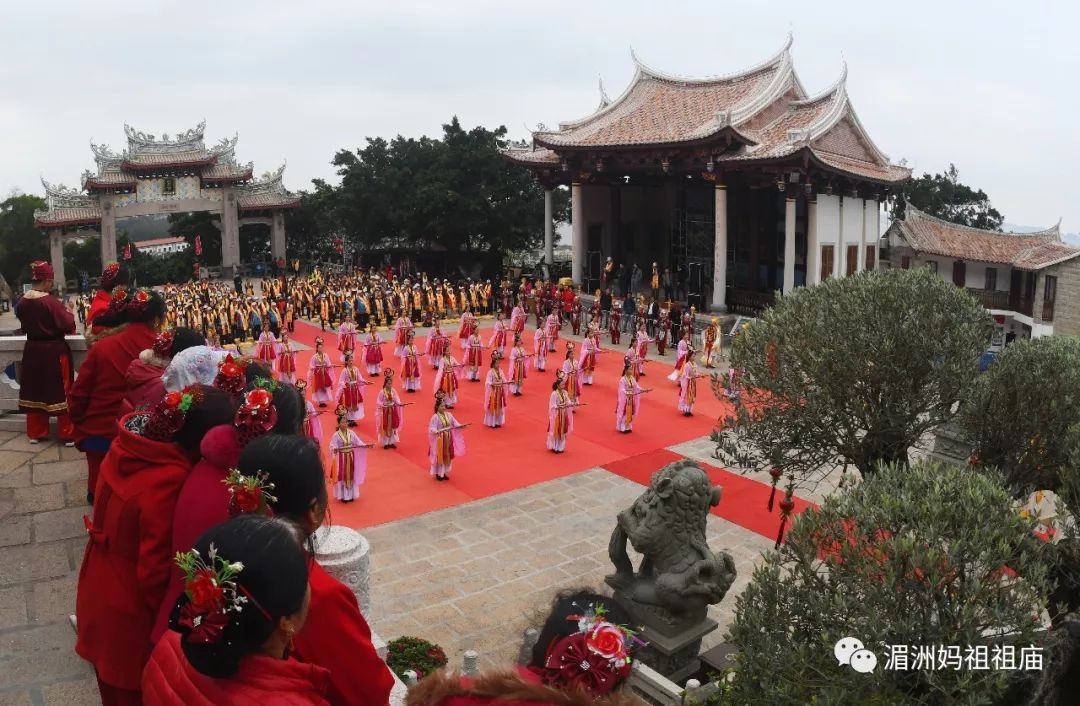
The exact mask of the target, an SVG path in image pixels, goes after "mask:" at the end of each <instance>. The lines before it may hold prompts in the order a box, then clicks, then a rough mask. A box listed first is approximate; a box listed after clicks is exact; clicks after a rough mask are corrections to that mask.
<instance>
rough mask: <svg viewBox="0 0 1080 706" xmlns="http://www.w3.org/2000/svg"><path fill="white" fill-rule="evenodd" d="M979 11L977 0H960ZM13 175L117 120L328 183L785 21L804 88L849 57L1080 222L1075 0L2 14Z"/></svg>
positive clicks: (949, 138) (403, 1)
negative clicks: (427, 138) (396, 152)
mask: <svg viewBox="0 0 1080 706" xmlns="http://www.w3.org/2000/svg"><path fill="white" fill-rule="evenodd" d="M968 8H971V9H968ZM0 23H2V25H3V27H4V29H5V31H4V41H3V42H2V44H0V86H2V92H0V135H2V136H3V137H0V148H2V155H3V158H2V160H0V190H2V191H4V192H6V191H7V190H8V189H11V188H17V189H20V190H23V191H26V192H33V193H37V192H40V191H41V189H40V184H39V181H38V179H39V177H40V176H44V177H45V178H46V179H48V180H49V181H56V182H64V183H67V184H68V185H77V183H78V179H79V175H80V174H81V173H82V171H83V170H84V169H86V168H89V167H91V166H92V165H93V159H92V154H91V152H90V148H89V144H88V143H89V141H90V140H91V139H93V140H94V141H96V142H103V143H107V144H111V145H112V146H113V147H114V148H117V149H119V148H122V147H124V133H123V124H124V123H125V122H127V123H129V124H131V125H132V126H133V127H135V128H137V129H140V130H143V131H146V132H150V133H153V134H156V135H160V134H161V133H163V132H167V133H170V134H174V133H176V132H178V131H181V130H184V129H187V128H189V127H192V126H194V125H195V124H196V123H197V122H198V121H200V120H202V119H203V118H205V119H206V121H207V128H206V129H207V140H208V142H216V141H217V140H218V139H220V138H222V137H226V136H231V135H232V134H233V133H234V132H239V134H240V143H239V146H238V149H237V156H238V157H239V158H240V160H241V161H248V160H254V161H255V169H256V173H261V172H263V171H265V170H268V169H271V168H274V167H276V166H278V165H279V164H281V162H282V161H284V160H288V165H289V166H288V169H287V170H286V175H285V176H286V185H287V186H289V187H290V188H292V189H302V188H308V187H309V186H310V181H311V179H312V178H316V177H322V178H332V177H333V169H332V167H331V166H330V164H329V162H330V159H331V157H332V156H333V154H334V152H335V151H336V150H337V149H339V148H343V147H347V148H353V147H356V146H358V145H361V144H363V141H364V138H365V137H366V136H376V135H379V136H388V137H389V136H393V135H396V134H403V135H407V136H419V135H422V134H431V135H435V134H438V133H439V131H440V126H441V124H442V123H443V122H445V121H446V120H448V119H449V118H450V116H452V115H454V114H456V115H458V116H459V117H460V119H461V121H462V122H463V123H464V124H465V125H466V126H467V127H469V126H473V125H476V124H482V125H485V126H489V127H494V126H497V125H500V124H504V125H506V126H507V127H508V128H509V129H510V133H511V135H512V136H514V137H517V138H520V137H525V136H526V134H527V133H526V127H525V126H526V125H529V126H532V127H535V125H536V124H537V123H541V122H542V123H545V124H547V125H549V126H554V125H555V124H556V123H558V122H559V121H560V120H570V119H574V118H577V117H581V116H582V115H584V114H587V113H589V112H591V111H592V110H593V109H594V108H595V107H596V105H597V102H598V100H599V93H598V89H597V79H598V77H602V78H603V81H604V85H605V87H606V89H607V91H608V93H609V95H611V96H612V97H615V96H617V95H618V94H619V93H621V92H622V90H623V89H624V88H625V86H626V84H627V82H628V81H629V80H630V78H631V76H632V74H633V63H632V61H631V59H630V53H629V47H630V45H633V47H634V49H635V50H636V51H637V53H638V55H639V57H641V59H642V60H643V61H645V62H646V63H648V64H649V65H651V66H653V67H654V68H657V69H660V70H663V71H666V72H670V73H677V74H682V75H691V76H700V75H710V74H724V73H730V72H734V71H738V70H740V69H742V68H745V67H747V66H750V65H753V64H756V63H758V62H760V61H762V60H764V59H765V58H767V57H768V56H770V55H771V54H773V53H774V52H775V51H776V50H777V49H778V48H779V46H780V45H781V44H782V43H783V40H784V37H785V35H786V33H787V32H788V31H792V32H793V33H794V36H795V43H794V46H793V50H792V51H793V54H794V58H795V66H796V70H797V71H798V74H799V76H800V78H801V79H802V81H803V83H804V85H805V86H806V87H807V89H808V90H809V91H810V92H812V93H813V92H816V91H817V90H819V89H821V88H824V87H826V86H827V85H828V84H830V83H831V82H832V81H833V80H835V78H836V77H837V75H838V74H839V71H840V65H841V59H842V58H843V59H846V60H847V62H848V66H849V77H848V93H849V95H850V96H851V99H852V101H853V103H854V105H855V108H856V110H857V111H858V113H859V116H860V118H861V119H862V122H863V123H864V125H865V126H866V128H867V130H868V131H869V133H870V135H871V137H872V138H873V139H874V140H875V142H876V143H877V144H878V146H879V147H880V148H881V149H882V150H883V151H884V152H885V153H886V154H888V155H889V156H890V158H892V159H893V160H894V161H899V160H900V159H902V158H906V159H907V160H908V163H909V165H911V166H913V167H914V168H915V169H916V173H920V172H923V171H938V170H942V169H944V168H946V167H947V166H948V164H949V162H954V163H955V164H956V165H957V167H959V169H960V173H961V179H962V180H963V181H965V182H967V183H970V184H972V185H976V186H978V187H981V188H983V189H985V190H986V192H987V193H988V194H989V195H990V196H991V198H992V200H993V202H994V204H995V205H996V206H997V207H998V209H999V210H1001V211H1002V213H1004V215H1005V217H1006V219H1007V220H1008V221H1009V222H1011V223H1015V224H1024V225H1047V224H1052V223H1053V222H1055V221H1057V219H1058V217H1063V218H1064V222H1063V224H1062V225H1063V227H1064V229H1066V230H1072V231H1080V199H1078V198H1077V195H1076V188H1075V182H1076V177H1075V174H1074V173H1073V169H1075V168H1077V167H1078V166H1080V116H1078V112H1080V111H1078V108H1080V98H1078V96H1080V92H1078V91H1077V89H1076V79H1077V76H1080V50H1078V49H1077V46H1076V38H1075V32H1076V28H1077V26H1080V3H1076V2H1053V3H1051V2H1041V1H1040V0H1028V1H1027V2H1015V1H1012V2H985V1H984V2H980V3H973V2H966V1H964V2H961V1H960V0H952V1H950V0H936V1H934V2H921V1H915V0H907V1H905V2H902V3H883V2H867V1H866V0H862V1H861V2H828V1H824V2H813V3H810V2H805V0H801V1H800V2H792V3H788V2H781V1H780V0H776V1H774V2H768V3H759V2H745V1H743V2H738V3H732V2H726V1H724V0H711V1H700V2H699V1H697V0H694V1H692V2H691V1H686V0H682V1H679V0H669V1H668V2H665V3H660V2H637V1H631V0H618V1H613V0H589V1H587V2H586V1H584V0H578V1H577V2H560V1H556V0H549V1H547V2H526V1H521V0H501V1H499V2H489V1H488V0H458V1H456V2H453V1H447V0H442V1H427V0H425V1H410V0H397V1H396V2H385V1H384V2H374V1H371V0H337V1H329V0H305V1H303V2H301V1H299V0H263V1H262V2H249V1H248V0H217V1H216V2H202V1H201V0H187V1H185V2H175V1H173V0H143V2H139V3H132V2H130V0H122V1H121V0H93V2H85V1H80V2H69V1H67V0H47V1H44V2H15V1H14V0H6V1H5V2H4V3H3V10H2V13H0Z"/></svg>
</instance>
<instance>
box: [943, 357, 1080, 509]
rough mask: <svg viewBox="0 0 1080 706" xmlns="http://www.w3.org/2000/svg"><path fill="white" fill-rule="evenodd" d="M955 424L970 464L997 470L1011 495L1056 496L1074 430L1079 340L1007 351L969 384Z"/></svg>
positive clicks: (1079, 391)
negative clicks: (967, 442) (971, 450)
mask: <svg viewBox="0 0 1080 706" xmlns="http://www.w3.org/2000/svg"><path fill="white" fill-rule="evenodd" d="M958 421H959V422H960V424H961V426H962V427H963V428H964V429H965V430H966V432H967V433H968V435H969V436H970V437H971V439H972V441H973V443H974V447H975V459H974V460H976V461H977V463H978V464H979V465H981V466H989V467H992V468H997V469H999V470H1000V471H1002V472H1003V473H1004V474H1005V478H1006V480H1007V481H1008V483H1009V486H1010V487H1011V488H1012V489H1013V491H1014V493H1015V494H1016V495H1017V496H1019V497H1026V496H1027V495H1028V494H1030V493H1031V492H1033V491H1035V490H1053V491H1057V490H1058V489H1059V488H1060V487H1061V483H1062V472H1063V471H1065V470H1067V469H1070V468H1071V457H1070V454H1071V453H1072V452H1073V449H1074V447H1075V446H1076V440H1075V438H1074V430H1075V429H1076V428H1077V427H1078V426H1080V339H1076V338H1072V337H1068V338H1066V337H1058V336H1050V337H1044V338H1037V339H1034V340H1030V341H1018V342H1016V343H1012V344H1010V345H1008V346H1006V347H1005V350H1004V351H1003V352H1002V353H1001V355H1000V356H998V358H997V359H996V360H995V361H994V362H993V364H991V365H990V367H989V369H988V370H987V371H986V372H985V373H983V374H982V375H980V376H979V378H978V379H977V380H976V381H975V383H974V385H973V386H972V389H971V392H970V394H969V395H968V396H967V400H966V402H965V404H964V407H963V410H962V413H961V415H960V417H959V419H958Z"/></svg>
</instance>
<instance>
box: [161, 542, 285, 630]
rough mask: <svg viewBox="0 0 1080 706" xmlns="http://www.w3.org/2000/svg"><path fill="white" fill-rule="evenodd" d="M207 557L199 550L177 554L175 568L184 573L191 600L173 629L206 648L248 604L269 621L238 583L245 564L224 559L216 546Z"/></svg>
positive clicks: (261, 608) (186, 604)
mask: <svg viewBox="0 0 1080 706" xmlns="http://www.w3.org/2000/svg"><path fill="white" fill-rule="evenodd" d="M207 558H208V559H209V562H207V561H206V560H204V559H203V558H202V555H201V554H199V552H198V550H196V549H192V550H191V551H188V552H179V553H177V555H176V565H177V566H178V567H180V571H181V572H183V574H184V595H185V596H186V597H187V599H188V600H187V602H186V603H185V604H184V605H183V607H182V608H181V609H180V614H179V615H178V616H177V619H176V623H175V625H174V626H173V627H174V629H175V630H176V631H177V632H179V633H180V634H181V635H183V639H184V641H185V642H195V643H200V644H204V645H208V644H213V643H215V642H217V641H218V640H220V639H221V636H222V634H224V632H225V628H226V627H228V625H229V620H230V618H231V614H234V613H240V612H241V611H243V609H244V605H245V604H246V603H248V602H251V604H252V605H254V606H255V607H256V608H257V609H258V610H259V612H261V613H262V614H263V616H264V617H266V619H267V620H269V619H270V615H269V614H268V613H267V612H266V610H264V609H263V607H262V606H260V605H259V603H258V601H256V600H255V599H254V598H253V597H252V596H251V594H250V593H248V591H247V590H245V589H244V587H243V586H241V585H239V584H238V583H237V581H236V577H237V576H238V575H239V574H240V572H241V571H243V570H244V565H243V564H242V563H240V562H238V561H237V562H230V561H228V560H227V559H225V558H223V557H221V556H220V555H219V554H218V553H217V548H215V547H214V545H213V544H211V545H210V550H209V552H207Z"/></svg>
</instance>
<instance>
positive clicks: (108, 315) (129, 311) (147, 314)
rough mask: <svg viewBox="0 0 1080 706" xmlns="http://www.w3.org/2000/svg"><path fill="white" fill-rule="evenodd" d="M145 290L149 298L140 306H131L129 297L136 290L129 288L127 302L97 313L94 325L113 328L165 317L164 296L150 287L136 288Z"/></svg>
mask: <svg viewBox="0 0 1080 706" xmlns="http://www.w3.org/2000/svg"><path fill="white" fill-rule="evenodd" d="M138 291H146V293H147V294H149V296H150V298H149V301H147V302H146V303H145V304H144V305H142V306H141V307H137V308H133V307H132V306H131V297H133V296H134V295H135V292H136V290H131V292H130V293H129V294H128V302H127V304H126V305H122V306H120V307H116V308H114V307H112V306H110V307H109V308H108V309H106V310H105V311H104V312H102V313H101V314H98V316H97V318H95V319H94V325H95V326H104V327H105V328H114V327H116V326H119V325H121V324H127V323H143V324H145V323H148V322H150V321H153V320H154V319H160V320H164V319H165V311H166V305H165V298H164V297H162V296H161V295H160V294H158V293H157V292H155V291H154V290H152V289H147V290H138Z"/></svg>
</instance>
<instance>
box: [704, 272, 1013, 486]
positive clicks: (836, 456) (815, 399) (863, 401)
mask: <svg viewBox="0 0 1080 706" xmlns="http://www.w3.org/2000/svg"><path fill="white" fill-rule="evenodd" d="M992 330H993V322H992V320H991V319H990V317H989V315H988V314H987V313H986V311H985V310H984V309H983V308H982V306H981V305H980V304H979V303H978V302H976V301H975V300H974V299H973V298H972V297H971V296H970V295H968V294H967V293H966V292H965V291H964V290H963V289H959V288H957V287H955V286H954V285H952V284H949V283H948V282H945V281H944V280H943V279H941V278H940V277H939V276H937V275H936V274H934V273H933V272H931V271H930V270H928V269H926V268H918V269H914V270H873V271H867V272H862V273H859V274H858V275H854V276H851V277H844V278H839V279H835V278H831V279H828V280H826V281H825V282H823V283H822V284H820V285H817V286H814V287H804V288H799V289H796V290H795V291H793V292H791V293H790V294H786V295H784V296H783V297H781V298H780V299H779V300H778V301H777V303H776V304H775V305H774V306H773V307H771V308H769V309H767V310H766V311H765V313H764V314H763V315H762V317H761V318H760V319H759V320H757V321H754V322H753V323H752V324H749V325H748V326H746V327H745V328H744V329H743V330H742V331H740V332H739V333H738V334H737V335H736V337H735V341H734V345H733V349H732V353H731V365H732V367H733V368H735V369H736V370H737V371H738V372H739V373H740V376H741V388H740V389H741V390H742V391H743V393H742V395H741V397H740V398H739V401H738V402H737V403H736V405H735V412H734V414H733V415H732V416H731V417H730V418H728V419H725V420H723V421H724V425H723V428H722V430H721V431H720V432H718V433H716V434H714V439H715V440H716V441H717V455H718V456H719V457H720V458H721V459H722V460H724V461H725V462H727V463H728V465H729V466H731V467H738V468H742V469H754V470H767V469H772V468H777V469H780V471H781V472H782V474H783V475H784V476H786V477H787V478H788V481H789V483H790V484H793V485H795V486H804V485H813V484H814V483H816V481H817V480H819V479H820V477H822V476H823V475H824V474H827V473H829V472H831V471H832V469H834V468H835V467H836V466H837V465H840V464H852V465H854V466H855V467H856V468H858V469H859V470H860V471H861V472H862V473H863V475H864V476H866V475H869V474H870V473H872V472H873V471H874V469H875V466H876V465H877V464H878V463H881V462H898V463H901V464H902V463H905V462H906V461H907V458H908V449H909V448H910V447H911V446H913V445H915V444H916V443H917V442H918V441H919V440H920V438H921V437H922V436H923V435H924V434H925V433H926V432H927V431H929V430H932V429H934V428H935V427H937V426H938V425H940V424H941V423H943V422H945V421H947V420H949V419H951V418H952V417H953V415H954V413H955V406H956V404H957V402H958V401H959V400H960V398H961V393H962V391H963V390H964V389H965V388H966V387H967V385H968V384H969V383H970V382H971V381H972V380H973V378H974V377H975V375H976V374H977V373H978V358H979V355H980V354H981V353H982V352H983V351H984V350H985V348H986V345H987V343H988V342H989V340H990V335H991V332H992ZM717 392H718V394H719V390H718V391H717Z"/></svg>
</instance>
